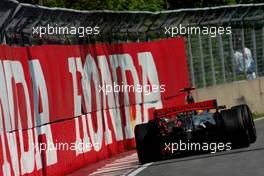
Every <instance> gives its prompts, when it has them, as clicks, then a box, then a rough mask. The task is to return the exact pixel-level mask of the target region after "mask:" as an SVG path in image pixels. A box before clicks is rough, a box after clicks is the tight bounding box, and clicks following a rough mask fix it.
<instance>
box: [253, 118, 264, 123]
mask: <svg viewBox="0 0 264 176" xmlns="http://www.w3.org/2000/svg"><path fill="white" fill-rule="evenodd" d="M263 119H264V117H260V118H257V119H255V120H254V121H255V122H256V121H259V120H263Z"/></svg>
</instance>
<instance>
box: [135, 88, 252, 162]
mask: <svg viewBox="0 0 264 176" xmlns="http://www.w3.org/2000/svg"><path fill="white" fill-rule="evenodd" d="M191 90H194V88H192V87H191V88H184V89H182V90H181V91H182V92H186V100H187V104H184V105H177V106H175V107H170V108H163V109H157V110H155V111H154V118H153V119H152V120H149V121H148V122H147V123H144V124H138V125H136V126H135V140H136V148H137V154H138V159H139V161H140V163H142V164H144V163H147V162H152V161H157V160H161V159H163V158H166V157H167V156H172V155H173V156H175V155H182V154H186V153H187V154H193V153H197V151H192V150H186V144H195V145H196V146H197V144H205V143H207V144H208V145H210V144H213V143H214V144H216V143H221V144H229V145H230V146H229V147H230V149H234V148H241V147H248V146H249V145H250V144H251V143H254V142H255V141H256V138H257V135H256V129H255V125H254V121H253V117H252V113H251V110H250V108H249V107H248V105H246V104H242V105H237V106H234V107H232V108H230V109H226V106H218V105H217V101H216V100H207V101H203V102H197V103H195V102H194V98H193V96H192V95H191ZM182 143H185V150H179V149H178V147H179V144H182ZM175 144H177V149H176V150H175V148H176V147H175ZM222 147H223V146H222ZM172 149H173V151H172Z"/></svg>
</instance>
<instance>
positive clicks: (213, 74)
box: [208, 35, 216, 85]
mask: <svg viewBox="0 0 264 176" xmlns="http://www.w3.org/2000/svg"><path fill="white" fill-rule="evenodd" d="M208 47H209V54H210V59H211V71H212V77H213V85H216V79H215V66H214V57H213V49H212V39H211V36H210V35H208Z"/></svg>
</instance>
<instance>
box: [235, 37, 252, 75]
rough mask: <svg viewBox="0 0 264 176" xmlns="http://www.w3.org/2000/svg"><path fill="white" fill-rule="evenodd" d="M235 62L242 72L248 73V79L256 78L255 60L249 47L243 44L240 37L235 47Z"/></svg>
mask: <svg viewBox="0 0 264 176" xmlns="http://www.w3.org/2000/svg"><path fill="white" fill-rule="evenodd" d="M234 49H235V51H234V55H235V63H236V65H237V69H238V70H239V71H240V72H244V73H246V74H247V79H255V78H256V73H255V60H254V59H253V57H252V53H251V51H250V49H249V48H247V47H244V48H243V46H242V43H241V39H240V38H239V39H238V42H237V45H236V47H234Z"/></svg>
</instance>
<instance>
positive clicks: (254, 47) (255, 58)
mask: <svg viewBox="0 0 264 176" xmlns="http://www.w3.org/2000/svg"><path fill="white" fill-rule="evenodd" d="M251 39H252V40H251V41H252V44H253V56H254V60H255V65H256V76H258V62H257V61H258V59H257V46H256V31H255V29H254V28H252V30H251Z"/></svg>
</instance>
